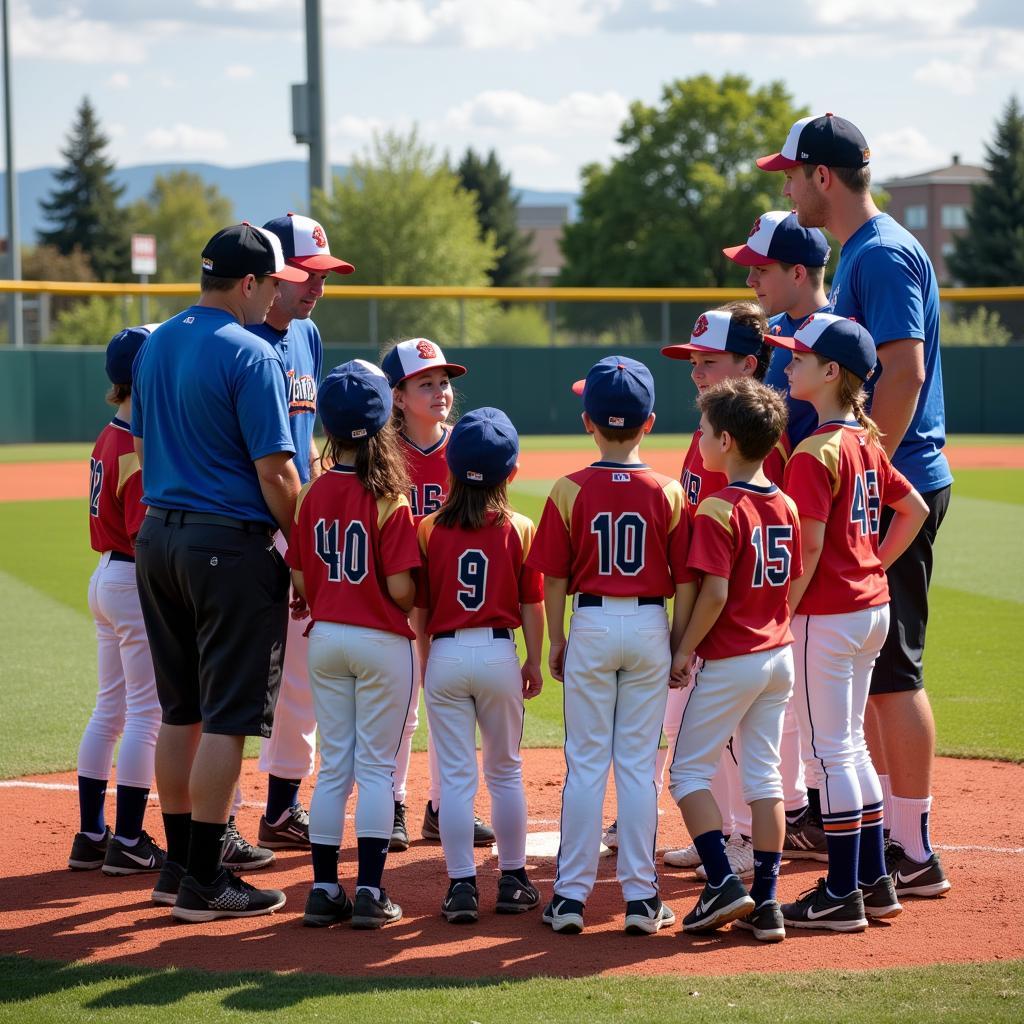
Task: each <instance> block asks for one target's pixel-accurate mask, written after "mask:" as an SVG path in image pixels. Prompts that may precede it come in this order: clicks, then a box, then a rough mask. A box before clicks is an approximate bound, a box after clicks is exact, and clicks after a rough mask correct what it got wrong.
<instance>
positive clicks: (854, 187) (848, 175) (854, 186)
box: [800, 164, 871, 195]
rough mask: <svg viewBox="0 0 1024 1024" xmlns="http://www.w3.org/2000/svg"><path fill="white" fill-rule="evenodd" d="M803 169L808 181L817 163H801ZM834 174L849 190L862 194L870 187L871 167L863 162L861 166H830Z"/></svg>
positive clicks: (812, 175)
mask: <svg viewBox="0 0 1024 1024" xmlns="http://www.w3.org/2000/svg"><path fill="white" fill-rule="evenodd" d="M800 166H801V167H803V169H804V177H805V178H806V179H807V180H808V181H810V180H811V178H813V177H814V172H815V170H817V167H818V165H817V164H801V165H800ZM829 170H830V171H831V172H832V174H834V175H835V176H836V177H837V178H838V179H839V180H840V181H841V182H842V183H843V184H844V185H845V186H846V187H847V188H848V189H849V190H850V191H851V192H854V193H856V194H857V195H863V194H864V193H865V192H868V191H869V190H870V189H871V168H870V167H869V166H868V165H867V164H865V165H864V166H863V167H830V168H829Z"/></svg>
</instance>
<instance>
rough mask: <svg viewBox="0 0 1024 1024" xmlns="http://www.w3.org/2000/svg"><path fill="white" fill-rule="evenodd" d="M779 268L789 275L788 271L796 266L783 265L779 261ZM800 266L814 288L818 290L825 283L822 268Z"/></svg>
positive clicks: (793, 264) (823, 269)
mask: <svg viewBox="0 0 1024 1024" xmlns="http://www.w3.org/2000/svg"><path fill="white" fill-rule="evenodd" d="M779 266H780V267H782V269H783V270H784V271H786V273H789V271H791V270H792V269H793V268H794V267H795V266H796V264H795V263H783V262H782V260H779ZM800 266H801V267H803V268H804V270H806V271H807V280H808V281H810V282H811V284H812V285H813V286H814V287H815V288H820V287H821V286H822V285H823V284H824V283H825V268H824V267H809V266H807V264H806V263H801V264H800Z"/></svg>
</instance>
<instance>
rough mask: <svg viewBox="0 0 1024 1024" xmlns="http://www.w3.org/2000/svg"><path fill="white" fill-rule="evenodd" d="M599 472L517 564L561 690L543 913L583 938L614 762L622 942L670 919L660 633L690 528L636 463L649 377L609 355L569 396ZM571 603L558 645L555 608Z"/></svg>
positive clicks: (562, 483) (567, 485)
mask: <svg viewBox="0 0 1024 1024" xmlns="http://www.w3.org/2000/svg"><path fill="white" fill-rule="evenodd" d="M573 390H574V391H576V392H577V393H579V392H580V391H582V394H583V408H584V413H583V425H584V427H585V428H586V430H587V432H588V433H590V434H592V435H593V437H594V441H595V442H596V444H597V447H598V450H599V451H600V453H601V458H600V459H599V461H597V462H595V463H593V464H592V465H590V466H588V467H587V468H586V469H582V470H579V471H578V472H576V473H572V474H571V475H569V476H566V477H562V478H561V479H560V480H558V481H556V483H555V485H554V487H553V488H552V490H551V494H550V496H549V497H548V499H547V503H546V504H545V506H544V512H543V515H542V517H541V521H540V526H539V528H538V530H537V537H536V539H535V540H534V543H533V547H532V548H531V550H530V554H529V556H528V558H527V564H528V565H529V566H531V567H532V568H534V569H536V570H538V571H539V572H542V573H544V575H545V583H544V595H545V598H544V604H545V611H546V615H547V623H548V631H549V635H550V637H551V646H550V652H549V656H548V665H549V668H550V670H551V674H552V675H553V676H554V677H555V678H556V679H559V680H562V681H563V683H564V690H565V696H564V709H565V766H566V775H565V786H564V789H563V791H562V814H561V842H560V845H559V850H558V864H557V871H556V875H555V883H554V893H553V895H552V897H551V902H550V903H549V904H548V906H547V908H546V909H545V911H544V917H543V920H544V922H545V924H549V925H551V927H552V928H553V929H554V930H555V931H556V932H568V933H578V932H580V931H582V930H583V916H584V909H585V904H586V901H587V898H588V896H589V895H590V892H591V890H592V889H593V886H594V880H595V877H596V875H597V862H598V857H599V854H600V846H601V809H602V806H603V803H604V793H605V788H606V787H607V783H608V770H609V768H610V766H611V765H612V764H613V763H614V765H615V789H616V797H617V805H618V815H617V832H618V865H617V873H618V879H619V882H620V884H621V886H622V894H623V897H624V898H625V900H626V920H625V925H626V931H627V932H630V933H639V934H643V933H648V934H653V933H654V932H657V931H658V930H659V929H660V928H662V927H664V926H666V925H670V924H672V923H674V921H675V915H674V914H673V913H672V911H671V910H670V909H669V908H668V907H667V906H666V905H665V904H664V903H662V901H661V898H660V897H659V894H658V875H657V871H656V869H655V865H654V845H655V839H656V835H657V828H658V795H657V789H656V787H655V784H654V767H655V761H656V759H657V754H658V742H659V740H660V738H661V723H662V719H663V718H664V716H665V700H666V697H667V695H668V687H667V686H666V682H667V678H668V671H669V667H670V663H671V648H670V634H669V624H668V619H667V616H666V614H665V602H666V599H667V598H669V597H672V596H673V595H674V596H675V599H676V604H675V617H674V623H673V629H674V630H678V631H679V632H681V627H682V624H683V623H684V622H685V621H686V618H687V616H688V613H689V609H690V607H691V606H692V603H693V597H694V590H695V587H694V583H693V577H692V575H691V573H690V572H689V571H688V570H687V568H686V554H687V547H688V541H689V526H690V523H689V519H688V517H687V515H686V512H685V509H684V507H683V502H684V499H683V490H682V487H681V486H680V484H679V482H678V481H676V480H670V479H669V478H668V477H664V476H661V475H660V474H658V473H655V472H653V471H652V470H651V469H650V468H649V467H648V466H646V465H645V464H644V463H643V462H642V461H641V460H640V443H641V441H642V440H643V437H644V435H645V434H647V433H649V432H650V430H651V428H652V427H653V426H654V379H653V378H652V376H651V372H650V370H649V369H648V368H647V367H646V366H644V364H643V363H640V362H637V361H636V360H635V359H629V358H626V357H625V356H609V357H607V358H605V359H602V360H601V361H600V362H598V363H596V364H595V365H594V366H593V367H591V369H590V372H589V373H588V374H587V377H586V380H585V381H581V382H579V383H578V384H577V385H576V386H575V387H574V389H573ZM567 594H572V595H574V596H573V615H572V621H571V625H570V629H569V639H568V641H566V637H565V625H564V615H565V600H566V596H567Z"/></svg>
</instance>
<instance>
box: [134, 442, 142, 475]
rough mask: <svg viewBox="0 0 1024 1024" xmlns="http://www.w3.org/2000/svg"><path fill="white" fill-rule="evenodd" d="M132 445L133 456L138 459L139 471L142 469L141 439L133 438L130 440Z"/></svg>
mask: <svg viewBox="0 0 1024 1024" xmlns="http://www.w3.org/2000/svg"><path fill="white" fill-rule="evenodd" d="M132 443H133V444H134V445H135V454H136V455H137V456H138V457H139V469H141V468H142V448H143V445H142V438H141V437H133V438H132Z"/></svg>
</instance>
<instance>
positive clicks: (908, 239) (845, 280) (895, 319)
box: [829, 213, 953, 493]
mask: <svg viewBox="0 0 1024 1024" xmlns="http://www.w3.org/2000/svg"><path fill="white" fill-rule="evenodd" d="M829 307H830V308H831V310H832V312H834V313H835V314H836V315H837V316H847V317H853V318H854V319H855V320H856V321H857V322H858V323H860V324H863V325H864V327H866V328H867V329H868V331H870V332H871V336H872V337H873V338H874V339H875V344H876V345H877V346H878V347H879V348H881V347H882V346H883V345H885V344H887V343H888V342H890V341H897V340H898V339H900V338H917V339H919V340H920V341H922V342H923V343H924V386H923V387H922V388H921V394H920V396H919V398H918V400H917V409H916V410H915V411H914V416H913V418H912V419H911V421H910V426H909V427H907V433H906V435H905V436H904V438H903V440H902V441H901V442H900V445H899V447H898V448H897V449H896V453H895V456H894V457H893V460H892V462H893V465H894V466H895V467H896V468H897V469H898V470H899V471H900V472H901V473H902V474H903V475H904V476H905V477H906V478H907V479H908V480H909V481H910V482H911V483H912V484H913V485H914V486H915V487H916V488H917V489H918V490H919V491H921V492H922V493H927V492H928V491H936V490H938V489H939V488H941V487H945V486H947V485H948V484H951V483H952V482H953V475H952V473H950V471H949V463H948V462H947V461H946V456H945V455H943V453H942V448H943V445H945V443H946V412H945V407H944V405H943V398H942V363H941V362H940V360H939V287H938V284H937V282H936V280H935V271H934V269H933V268H932V264H931V261H930V260H929V259H928V254H927V253H926V252H925V251H924V249H923V248H922V247H921V244H920V243H919V242H918V240H917V239H916V238H914V236H913V235H912V234H911V233H910V232H909V231H907V230H906V228H904V227H902V226H901V225H899V224H898V223H897V222H896V221H895V220H893V219H892V217H890V216H889V215H888V214H887V213H881V214H879V215H878V216H877V217H872V218H871V220H869V221H867V222H866V223H865V224H862V225H861V226H860V227H859V228H858V229H857V230H856V231H855V232H854V233H853V235H851V236H850V238H849V239H847V241H846V244H845V245H844V246H843V248H842V251H841V253H840V255H839V266H838V267H837V268H836V273H835V277H834V278H833V279H832V291H831V293H830V295H829ZM881 372H882V368H881V364H879V365H878V367H877V368H876V369H875V373H874V375H873V376H872V378H871V380H869V381H868V383H867V385H866V390H867V391H868V394H869V395H871V394H872V393H873V391H874V387H875V384H877V382H878V379H879V377H880V376H881Z"/></svg>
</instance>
